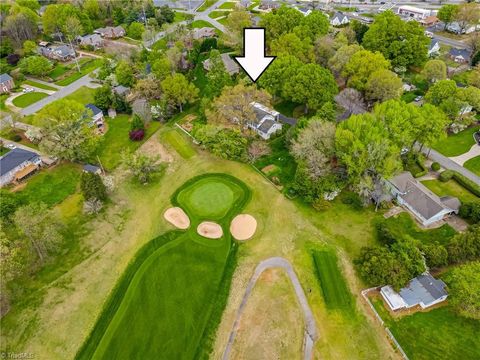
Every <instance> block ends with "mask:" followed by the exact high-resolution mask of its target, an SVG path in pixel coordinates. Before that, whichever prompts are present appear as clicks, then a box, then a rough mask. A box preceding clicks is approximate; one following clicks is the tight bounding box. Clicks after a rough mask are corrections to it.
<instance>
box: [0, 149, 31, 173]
mask: <svg viewBox="0 0 480 360" xmlns="http://www.w3.org/2000/svg"><path fill="white" fill-rule="evenodd" d="M37 157H38V154H36V153H34V152H32V151H28V150H24V149H20V148H15V149H13V150H11V151H9V152H8V153H6V154H5V155H4V156H3V157H2V158H0V176H3V175H5V174H7V173H8V172H10V171H11V170H13V169H15V168H16V167H17V166H19V165H21V164H23V163H24V162H25V161H29V160H33V159H35V158H37Z"/></svg>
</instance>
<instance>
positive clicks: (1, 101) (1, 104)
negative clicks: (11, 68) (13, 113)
mask: <svg viewBox="0 0 480 360" xmlns="http://www.w3.org/2000/svg"><path fill="white" fill-rule="evenodd" d="M9 96H10V95H9V94H2V95H0V110H1V111H7V110H8V109H7V105H5V100H7V98H8V97H9Z"/></svg>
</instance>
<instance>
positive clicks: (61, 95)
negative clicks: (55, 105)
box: [20, 75, 100, 115]
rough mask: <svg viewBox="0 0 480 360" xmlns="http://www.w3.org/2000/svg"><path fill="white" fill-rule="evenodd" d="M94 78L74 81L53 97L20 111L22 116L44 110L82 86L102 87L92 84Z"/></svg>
mask: <svg viewBox="0 0 480 360" xmlns="http://www.w3.org/2000/svg"><path fill="white" fill-rule="evenodd" d="M92 80H93V79H92V78H91V77H90V75H85V76H84V77H82V78H80V79H78V80H77V81H74V82H73V83H71V84H70V85H67V86H65V87H63V88H61V89H59V90H58V91H57V92H56V93H54V94H53V95H50V96H49V97H46V98H44V99H42V100H40V101H37V102H36V103H34V104H32V105H30V106H27V107H26V108H23V109H22V110H21V111H20V114H22V115H31V114H34V113H36V112H37V111H38V110H40V109H41V108H43V107H44V106H45V105H47V104H50V103H51V102H54V101H55V100H58V99H62V98H64V97H65V96H68V95H70V94H71V93H73V92H74V91H76V90H78V89H79V88H81V87H82V86H88V87H91V88H95V87H99V86H100V85H98V84H94V83H92Z"/></svg>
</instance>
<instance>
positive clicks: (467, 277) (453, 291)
mask: <svg viewBox="0 0 480 360" xmlns="http://www.w3.org/2000/svg"><path fill="white" fill-rule="evenodd" d="M479 273H480V261H474V262H472V263H469V264H464V265H461V266H458V267H455V268H454V269H453V270H452V271H451V273H450V274H449V275H448V277H447V283H448V289H449V290H450V291H449V293H450V297H449V299H450V300H449V303H450V304H451V305H453V307H454V308H455V309H456V311H457V312H458V313H459V314H460V315H461V316H464V317H467V318H471V319H476V320H479V319H480V276H478V274H479Z"/></svg>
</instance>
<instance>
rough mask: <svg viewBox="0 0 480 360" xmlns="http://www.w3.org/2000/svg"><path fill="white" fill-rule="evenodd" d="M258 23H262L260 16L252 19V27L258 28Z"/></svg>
mask: <svg viewBox="0 0 480 360" xmlns="http://www.w3.org/2000/svg"><path fill="white" fill-rule="evenodd" d="M260 21H262V18H261V17H260V16H253V17H252V26H254V27H258V26H259V25H260Z"/></svg>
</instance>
